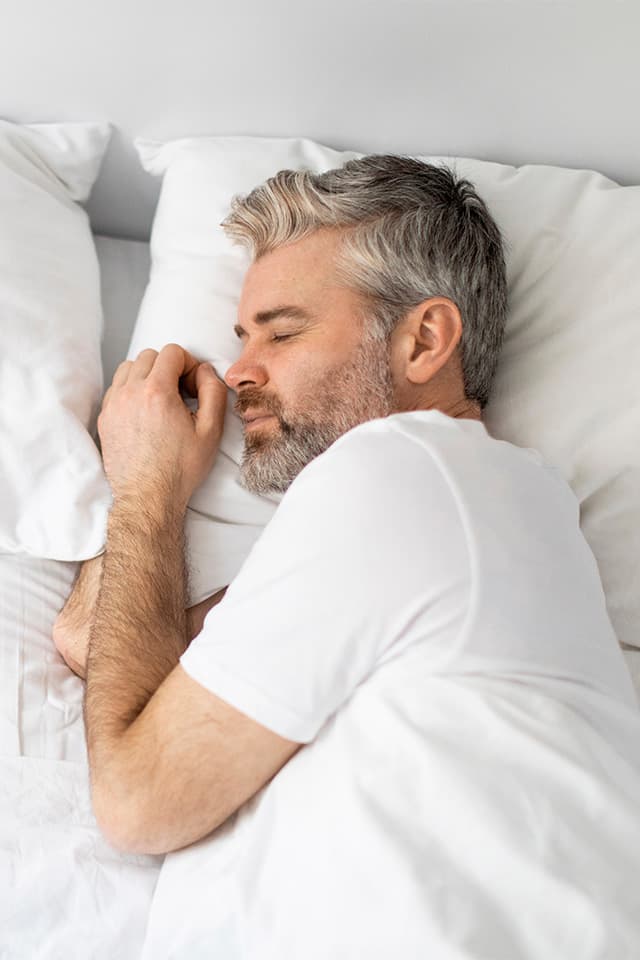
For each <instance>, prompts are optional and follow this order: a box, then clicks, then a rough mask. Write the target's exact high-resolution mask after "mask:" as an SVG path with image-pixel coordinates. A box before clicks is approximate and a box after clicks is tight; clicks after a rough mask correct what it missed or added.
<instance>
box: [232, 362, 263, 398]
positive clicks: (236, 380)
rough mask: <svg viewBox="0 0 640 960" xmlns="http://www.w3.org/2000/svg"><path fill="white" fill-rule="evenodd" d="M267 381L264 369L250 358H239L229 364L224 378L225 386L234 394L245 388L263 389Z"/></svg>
mask: <svg viewBox="0 0 640 960" xmlns="http://www.w3.org/2000/svg"><path fill="white" fill-rule="evenodd" d="M268 380H269V377H268V376H267V371H266V370H265V368H264V367H263V366H262V365H261V364H259V363H256V362H255V361H252V360H251V358H250V357H247V358H246V359H244V358H243V357H240V358H239V359H238V360H236V362H235V363H232V364H231V366H230V367H229V369H228V370H227V372H226V373H225V376H224V382H225V383H226V385H227V386H228V387H229V388H230V389H231V390H235V391H236V392H237V391H238V389H240V388H241V387H245V386H254V387H264V385H265V384H266V383H267V382H268Z"/></svg>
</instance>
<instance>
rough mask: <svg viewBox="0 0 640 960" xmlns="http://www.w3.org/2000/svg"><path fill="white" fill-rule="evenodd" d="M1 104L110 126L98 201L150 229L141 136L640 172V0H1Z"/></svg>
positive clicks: (127, 227)
mask: <svg viewBox="0 0 640 960" xmlns="http://www.w3.org/2000/svg"><path fill="white" fill-rule="evenodd" d="M0 17H1V20H0V22H1V23H2V31H1V34H0V116H2V117H4V118H5V119H8V120H15V121H22V122H37V121H61V120H93V119H103V120H109V121H111V122H112V123H113V124H114V126H115V129H114V132H113V137H112V142H111V145H110V147H109V152H108V154H107V157H106V159H105V163H104V165H103V168H102V171H101V174H100V178H99V180H98V183H97V184H96V187H95V188H94V191H93V194H92V196H91V198H90V200H89V204H88V210H89V213H90V216H91V221H92V227H93V230H94V231H95V232H98V233H103V234H108V235H111V236H123V237H130V238H136V239H148V237H149V230H150V225H151V220H152V216H153V211H154V208H155V205H156V201H157V197H158V191H159V185H160V184H159V181H158V180H157V179H156V178H154V177H151V176H150V175H149V174H147V173H145V172H144V171H143V170H142V169H141V167H140V166H139V163H138V160H137V155H136V153H135V151H134V148H133V144H132V140H133V137H135V136H144V137H150V138H152V139H160V140H164V139H170V138H174V137H180V136H189V135H197V134H226V135H234V134H249V135H260V136H306V137H311V138H313V139H316V140H319V141H320V142H322V143H324V144H327V145H329V146H333V147H335V148H337V149H354V150H357V151H362V152H371V153H373V152H378V153H380V152H398V153H422V154H443V155H459V156H473V157H478V158H480V159H487V160H496V161H499V162H505V163H526V162H533V163H553V164H559V165H561V166H573V167H589V168H593V169H596V170H599V171H600V172H602V173H604V174H606V175H607V176H610V177H612V178H613V179H616V180H618V181H619V182H620V183H625V184H629V183H640V121H639V119H638V94H639V93H640V83H639V79H638V78H639V76H640V70H639V67H638V60H639V54H638V49H639V45H640V0H606V2H605V0H598V2H591V0H568V2H563V0H533V2H532V0H486V2H485V0H439V2H433V0H371V2H367V0H324V2H322V3H320V2H314V3H308V2H306V0H233V2H230V3H218V2H216V0H102V2H100V3H98V2H96V0H21V2H20V3H18V2H16V0H0Z"/></svg>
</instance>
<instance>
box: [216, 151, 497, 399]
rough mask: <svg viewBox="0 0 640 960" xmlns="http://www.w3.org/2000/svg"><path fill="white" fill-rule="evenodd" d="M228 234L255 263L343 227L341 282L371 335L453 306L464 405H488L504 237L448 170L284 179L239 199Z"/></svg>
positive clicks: (411, 164)
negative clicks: (439, 303) (412, 315)
mask: <svg viewBox="0 0 640 960" xmlns="http://www.w3.org/2000/svg"><path fill="white" fill-rule="evenodd" d="M221 226H222V227H223V229H224V230H225V232H226V233H227V235H228V236H229V237H230V238H231V239H232V240H234V241H235V242H239V243H241V244H243V245H245V246H247V247H249V248H250V250H251V252H252V256H253V258H254V260H257V259H259V257H261V256H262V255H263V254H265V253H268V252H270V251H271V250H274V249H276V248H277V247H280V246H283V245H284V244H287V243H293V242H294V241H296V240H300V239H302V238H303V237H306V236H308V235H309V234H311V233H313V232H314V231H315V230H318V229H320V228H322V227H336V228H343V229H344V230H345V235H344V238H343V242H342V245H341V247H340V253H339V255H338V256H337V257H336V262H335V271H336V277H337V281H338V282H339V283H343V284H344V285H345V286H346V287H348V288H350V289H351V290H353V291H354V292H356V293H358V294H360V296H361V297H362V298H363V300H364V302H365V303H366V305H367V306H366V313H365V316H366V319H367V320H368V322H369V323H370V324H371V328H370V331H371V332H370V336H371V338H372V339H376V340H388V339H389V337H390V336H391V334H392V332H393V330H394V328H395V327H396V326H397V324H398V323H399V322H400V321H401V320H402V319H403V318H404V317H405V316H406V315H407V313H408V312H409V311H410V310H411V309H412V308H413V307H415V306H417V305H418V304H419V303H421V302H422V301H423V300H426V299H429V298H430V297H447V298H449V299H450V300H452V301H453V302H454V303H455V304H456V306H457V307H458V309H459V310H460V315H461V317H462V337H461V340H460V343H459V345H458V346H459V350H460V360H461V365H462V373H463V384H464V392H465V396H466V398H467V399H468V400H471V401H476V402H477V403H479V405H480V408H481V409H484V407H485V406H486V404H487V402H488V399H489V394H490V390H491V384H492V382H493V378H494V375H495V371H496V367H497V364H498V358H499V355H500V351H501V348H502V340H503V335H504V325H505V319H506V305H507V283H506V267H505V260H504V252H503V247H502V238H501V236H500V231H499V229H498V226H497V224H496V223H495V221H494V220H493V218H492V216H491V214H490V213H489V211H488V209H487V207H486V205H485V203H484V202H483V200H482V199H481V198H480V197H479V196H478V194H477V193H476V191H475V188H474V186H473V184H472V183H471V182H470V181H468V180H463V179H459V178H457V177H456V175H455V173H454V171H453V170H451V169H449V168H448V167H446V166H437V165H435V164H429V163H424V162H423V161H421V160H417V159H415V158H413V157H407V156H398V155H394V154H372V155H370V156H366V157H362V158H360V159H355V160H349V161H347V162H346V163H345V164H344V166H342V167H338V168H337V169H334V170H327V171H326V172H325V173H320V174H314V173H312V172H311V171H309V170H280V171H279V172H278V173H276V174H275V176H273V177H270V178H269V179H268V180H266V181H265V182H264V183H263V184H260V185H259V186H257V187H255V188H254V189H253V190H252V191H251V192H250V193H249V194H248V195H247V196H241V195H239V194H238V195H236V196H234V197H233V198H232V201H231V212H230V213H229V215H228V216H227V217H226V218H225V219H224V220H223V221H222V223H221Z"/></svg>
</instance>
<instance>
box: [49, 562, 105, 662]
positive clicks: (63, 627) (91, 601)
mask: <svg viewBox="0 0 640 960" xmlns="http://www.w3.org/2000/svg"><path fill="white" fill-rule="evenodd" d="M103 558H104V554H102V553H101V554H100V556H98V557H93V558H92V559H91V560H85V561H84V563H83V564H82V567H81V568H80V571H79V575H78V578H77V579H76V581H75V584H74V586H73V590H72V591H71V594H70V595H69V598H68V600H67V602H66V604H65V606H64V607H63V608H62V610H61V611H60V613H59V614H58V616H57V618H56V621H55V623H54V625H53V642H54V643H55V645H56V649H57V650H58V652H59V653H60V654H61V655H62V658H63V660H65V662H66V663H67V665H68V666H69V667H71V669H72V670H73V672H74V673H77V674H78V676H79V677H82V679H83V680H85V679H86V673H87V653H88V650H89V630H90V627H91V617H92V616H93V611H94V608H95V605H96V600H97V599H98V591H99V590H100V578H101V576H102V567H103Z"/></svg>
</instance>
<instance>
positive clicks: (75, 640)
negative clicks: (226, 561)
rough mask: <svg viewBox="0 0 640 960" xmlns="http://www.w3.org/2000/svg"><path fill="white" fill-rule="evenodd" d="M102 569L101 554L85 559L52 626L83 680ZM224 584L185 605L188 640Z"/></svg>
mask: <svg viewBox="0 0 640 960" xmlns="http://www.w3.org/2000/svg"><path fill="white" fill-rule="evenodd" d="M103 569H104V554H103V553H102V554H100V556H98V557H92V558H91V559H90V560H85V561H84V562H83V563H82V565H81V567H80V569H79V571H78V575H77V577H76V580H75V582H74V585H73V589H72V591H71V593H70V595H69V597H68V599H67V602H66V604H65V605H64V607H63V608H62V610H61V611H60V613H59V614H58V617H57V619H56V621H55V623H54V625H53V641H54V643H55V646H56V648H57V650H58V651H59V653H60V654H61V656H62V658H63V660H65V662H66V663H67V665H68V666H69V667H70V668H71V670H73V672H74V673H76V674H77V675H78V676H79V677H81V678H82V679H83V680H85V679H86V674H87V651H88V648H89V631H90V629H91V624H92V621H93V618H94V614H95V608H96V602H97V599H98V593H99V590H100V580H101V578H102V571H103ZM226 592H227V587H223V588H222V589H221V590H219V591H218V592H217V593H215V594H213V595H212V596H211V597H207V598H206V600H202V601H201V602H200V603H197V604H195V606H193V607H189V608H187V610H186V611H185V612H186V618H187V639H188V640H189V642H191V640H193V639H194V637H197V636H198V634H199V633H200V631H201V630H202V625H203V623H204V618H205V617H206V615H207V614H208V612H209V610H211V609H212V608H213V607H215V605H216V604H217V603H220V601H221V600H222V598H223V597H224V595H225V593H226Z"/></svg>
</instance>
